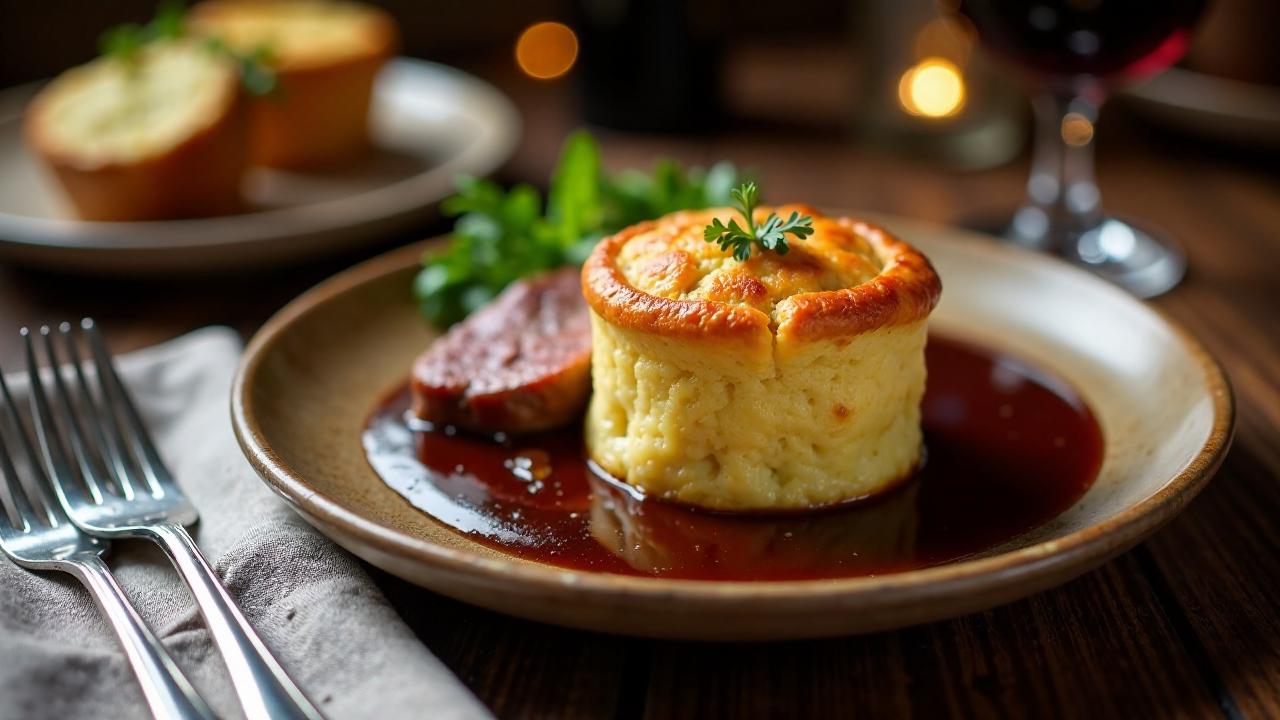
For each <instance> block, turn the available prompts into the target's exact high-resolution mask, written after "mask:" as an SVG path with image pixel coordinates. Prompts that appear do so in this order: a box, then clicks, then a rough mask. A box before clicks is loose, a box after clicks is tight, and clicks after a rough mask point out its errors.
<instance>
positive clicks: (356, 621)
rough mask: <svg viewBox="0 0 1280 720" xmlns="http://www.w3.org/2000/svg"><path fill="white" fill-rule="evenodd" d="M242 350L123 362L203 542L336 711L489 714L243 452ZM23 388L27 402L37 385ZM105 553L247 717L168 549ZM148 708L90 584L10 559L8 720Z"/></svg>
mask: <svg viewBox="0 0 1280 720" xmlns="http://www.w3.org/2000/svg"><path fill="white" fill-rule="evenodd" d="M240 351H241V345H240V339H239V337H238V336H237V335H236V333H235V332H233V331H232V330H230V329H227V328H205V329H203V330H198V331H196V332H193V333H191V334H189V335H186V336H184V337H181V338H178V339H176V340H173V341H170V342H168V343H165V344H163V345H158V346H156V347H153V348H149V349H146V350H142V351H139V352H137V353H133V354H130V355H125V356H122V357H120V358H119V359H118V367H119V369H120V373H121V375H122V376H123V377H124V380H125V383H126V384H127V385H129V387H130V389H131V391H132V393H133V397H134V400H135V402H136V403H137V405H138V409H139V411H140V412H141V413H142V415H143V417H144V419H145V420H146V422H147V424H148V427H150V428H151V430H152V433H153V436H154V439H155V441H156V444H157V445H158V447H159V450H160V454H161V455H162V456H163V457H164V459H165V460H166V462H167V463H168V464H169V467H170V469H171V470H172V471H173V473H174V475H175V476H176V478H177V480H178V483H179V484H180V485H181V486H182V488H183V489H184V490H185V491H186V493H187V495H188V496H189V497H190V498H191V501H192V502H193V503H194V504H195V506H196V508H197V509H199V511H200V524H199V525H198V526H197V528H196V532H195V536H196V540H197V541H198V543H199V544H200V547H201V549H202V550H204V552H205V555H206V556H207V557H208V558H209V561H210V563H211V564H213V566H214V567H215V569H216V570H217V572H218V574H219V575H220V576H221V577H222V579H223V581H224V582H225V584H226V585H227V587H228V589H229V590H230V591H231V594H232V595H233V596H235V597H236V598H237V600H238V601H239V603H240V606H241V608H243V609H244V612H245V615H246V616H247V617H248V618H249V620H250V622H251V623H253V625H254V627H256V628H257V629H258V631H259V632H260V633H261V634H262V637H263V638H264V639H265V640H266V642H267V644H268V645H269V646H270V647H271V648H273V649H274V650H275V652H276V656H277V657H278V658H279V659H280V661H281V663H283V664H284V666H285V667H286V668H287V669H288V670H289V672H290V674H291V675H292V676H293V677H294V679H295V680H297V681H298V683H299V684H300V685H301V686H302V687H303V689H304V690H305V691H306V692H307V694H308V695H309V696H310V697H311V698H312V699H313V700H314V701H315V702H316V703H317V704H318V705H319V706H320V708H321V710H322V711H323V712H324V713H325V714H326V715H327V716H328V717H330V718H331V719H332V720H341V719H342V718H367V717H377V718H379V719H380V720H394V719H396V718H420V717H430V718H434V719H439V720H454V719H457V720H463V719H470V718H487V717H490V715H489V713H488V711H487V710H486V709H485V708H484V706H483V705H481V704H480V702H479V701H478V700H476V698H475V697H474V696H473V695H472V694H471V693H470V692H469V691H468V690H467V689H466V687H464V686H463V685H462V683H461V682H460V681H458V679H457V678H455V677H454V676H453V675H452V674H451V673H450V672H449V670H448V669H447V668H446V667H445V666H444V665H443V664H442V663H441V662H440V661H439V660H437V659H436V658H435V657H433V656H432V655H431V654H430V653H429V652H428V651H427V649H426V648H425V647H424V646H423V645H422V644H421V643H420V642H419V641H418V640H417V638H416V637H415V636H414V635H413V633H412V632H411V631H410V630H409V628H408V627H407V626H406V625H405V624H404V623H403V622H402V621H401V620H400V618H399V617H398V616H397V615H396V613H395V611H394V610H393V609H392V608H391V606H390V605H389V604H388V602H387V600H386V598H384V597H383V596H382V594H381V592H379V590H378V589H377V587H376V586H375V585H374V584H373V582H372V581H371V580H370V578H369V576H368V574H367V573H366V572H365V571H364V568H363V567H362V566H361V565H360V563H359V562H358V561H357V560H356V559H355V558H353V557H352V556H351V555H349V554H347V552H346V551H344V550H342V549H341V548H339V547H338V546H336V545H334V544H333V543H332V542H330V541H329V540H328V539H326V538H325V537H323V536H321V535H319V534H318V533H317V532H316V531H315V530H314V529H313V528H312V527H311V526H310V525H308V524H307V523H306V522H305V521H303V520H302V518H300V517H299V516H298V515H297V514H295V513H294V512H293V511H292V510H291V509H290V508H289V507H288V506H287V505H286V504H285V503H284V501H283V500H281V499H279V498H277V497H276V496H275V495H274V494H272V493H271V491H270V490H268V489H267V487H266V486H265V485H264V484H263V483H262V481H261V480H260V479H259V478H258V477H257V475H256V474H255V473H254V471H253V469H252V468H251V467H250V466H249V464H248V462H247V461H246V460H245V459H244V457H243V456H242V455H241V453H240V448H239V446H238V445H237V444H236V441H235V437H234V435H233V434H232V430H231V420H230V414H229V412H228V398H229V397H230V389H231V378H232V375H233V373H234V371H235V367H236V364H237V361H238V359H239V356H240ZM10 370H11V371H12V370H15V368H10ZM14 385H15V388H14V389H15V390H17V391H18V392H19V393H20V394H21V395H22V396H24V397H25V383H22V382H20V381H17V380H15V382H14ZM20 404H22V405H23V406H24V408H23V409H24V410H25V404H26V403H25V402H21V403H20ZM353 441H354V440H353ZM108 562H109V564H110V565H111V567H112V568H113V570H114V571H115V573H116V577H117V578H118V579H119V580H120V583H121V584H122V585H123V586H124V589H125V591H126V593H127V594H128V595H129V597H130V598H131V599H132V600H133V602H134V605H135V606H136V607H137V608H138V611H139V613H141V615H142V617H143V618H144V619H145V620H146V621H147V623H148V624H149V625H150V626H151V628H152V630H154V631H155V633H156V635H158V636H159V637H160V638H161V640H162V641H163V642H164V645H165V647H167V648H168V649H169V652H170V653H172V654H173V656H174V659H175V660H176V661H177V662H178V664H179V665H180V666H181V667H182V669H183V670H184V671H185V672H186V673H187V675H188V677H189V678H191V681H192V683H193V684H194V685H195V686H196V688H197V689H198V690H199V691H200V693H201V694H202V695H203V696H204V698H205V700H207V701H208V703H209V705H210V706H211V707H212V708H213V710H214V712H215V713H217V715H218V716H219V717H241V716H242V713H241V711H240V708H239V705H238V703H237V702H236V699H235V696H234V694H233V692H232V690H231V684H230V680H229V678H228V677H227V674H226V670H225V668H224V666H223V664H222V659H221V655H220V654H219V653H218V652H217V651H216V650H215V649H214V647H213V645H212V642H211V639H210V636H209V632H208V630H207V629H206V628H205V626H204V621H203V619H202V618H201V617H200V615H199V612H198V611H197V610H196V607H195V603H194V601H193V600H192V598H191V596H190V594H189V593H188V592H187V589H186V586H185V585H183V584H182V582H181V580H179V578H178V576H177V574H176V573H175V572H174V571H173V569H172V568H171V566H170V565H169V562H168V561H167V560H166V559H165V557H164V556H163V555H162V554H161V553H160V552H159V550H158V549H156V548H153V547H151V546H150V545H149V544H146V543H142V542H138V541H121V542H116V543H114V544H113V546H112V549H111V552H110V554H109V555H108ZM146 716H147V710H146V706H145V705H144V704H143V700H142V693H141V691H140V690H139V689H138V686H137V683H136V682H135V681H134V677H133V674H132V671H131V670H130V668H129V665H128V663H127V662H126V660H125V658H124V655H123V653H122V652H121V651H120V648H119V645H118V644H117V642H116V640H115V636H114V635H113V634H112V633H111V631H110V629H109V628H108V626H107V624H106V621H105V620H104V619H103V618H102V616H101V614H100V613H99V610H98V608H97V606H96V605H94V603H93V600H92V598H91V596H90V595H89V593H88V592H87V591H85V590H84V589H83V588H82V587H81V586H80V584H79V583H78V582H77V581H76V580H75V579H74V578H72V577H71V576H69V575H65V574H62V573H52V572H42V573H32V572H28V571H26V570H23V569H21V568H19V567H17V566H16V565H14V564H13V563H11V562H10V561H9V560H8V559H6V558H0V718H23V719H24V720H38V719H39V718H58V719H59V720H64V719H65V718H99V719H101V720H109V719H111V718H139V717H146Z"/></svg>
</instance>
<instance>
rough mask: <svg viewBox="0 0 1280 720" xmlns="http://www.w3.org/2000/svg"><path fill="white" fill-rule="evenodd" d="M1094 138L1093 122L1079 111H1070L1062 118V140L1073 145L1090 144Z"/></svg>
mask: <svg viewBox="0 0 1280 720" xmlns="http://www.w3.org/2000/svg"><path fill="white" fill-rule="evenodd" d="M1092 139H1093V123H1091V122H1089V118H1087V117H1085V116H1084V115H1081V114H1080V113H1078V112H1069V113H1067V114H1066V115H1065V116H1063V118H1062V141H1063V142H1065V143H1066V144H1068V145H1070V146H1072V147H1081V146H1083V145H1088V144H1089V141H1090V140H1092Z"/></svg>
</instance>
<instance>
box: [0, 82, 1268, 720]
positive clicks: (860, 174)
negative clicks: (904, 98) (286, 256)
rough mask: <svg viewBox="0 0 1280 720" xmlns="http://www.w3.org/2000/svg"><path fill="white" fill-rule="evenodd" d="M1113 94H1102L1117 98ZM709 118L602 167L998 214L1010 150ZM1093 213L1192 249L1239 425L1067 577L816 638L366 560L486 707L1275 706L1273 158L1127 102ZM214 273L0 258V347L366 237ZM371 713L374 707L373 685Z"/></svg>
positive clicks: (534, 113) (222, 291)
mask: <svg viewBox="0 0 1280 720" xmlns="http://www.w3.org/2000/svg"><path fill="white" fill-rule="evenodd" d="M507 85H508V86H507V89H508V90H509V91H511V92H512V93H513V94H514V95H515V96H516V97H517V100H518V102H519V104H520V105H521V107H522V110H523V111H524V112H525V115H526V123H527V127H526V137H525V140H524V142H523V145H522V146H521V148H520V151H519V153H518V154H517V156H516V157H515V158H514V159H513V160H512V161H511V163H509V164H508V166H507V167H506V168H505V170H504V172H503V175H504V177H506V178H510V179H515V178H519V179H529V180H532V181H535V182H538V181H542V180H544V179H545V178H546V177H547V175H548V173H549V169H550V167H551V165H552V163H553V162H554V159H555V155H556V151H557V146H558V144H559V140H560V138H561V137H563V134H564V132H565V131H566V130H568V129H569V128H572V127H573V126H574V125H575V124H576V116H575V113H574V109H573V108H574V105H573V103H572V101H571V100H570V99H568V98H567V96H566V91H565V89H564V87H563V86H556V85H544V86H535V85H532V84H529V83H520V82H518V81H515V80H511V82H510V83H508V84H507ZM1117 110H1120V109H1117ZM737 127H739V128H741V129H738V130H734V131H729V132H725V133H722V134H718V135H715V136H712V137H708V138H700V139H688V138H670V137H665V138H664V137H645V136H634V135H620V134H614V133H602V135H601V138H602V142H603V145H604V148H605V152H606V156H607V160H608V163H609V164H610V165H612V166H617V167H624V166H633V165H638V166H648V165H649V164H650V163H651V162H652V159H653V158H654V157H656V156H657V155H660V154H664V155H671V156H675V157H677V158H680V159H683V160H686V161H690V162H698V163H708V162H711V161H714V160H716V159H720V158H728V159H731V160H733V161H735V162H737V163H739V164H740V165H745V166H750V167H752V168H754V169H755V170H756V171H757V173H758V175H759V176H760V177H761V178H763V179H764V180H765V181H766V183H767V184H766V188H767V190H768V195H769V196H770V197H772V198H774V199H792V198H794V199H801V198H802V199H804V200H806V201H808V202H811V203H814V204H819V205H822V204H825V205H832V206H844V207H857V208H865V209H867V210H874V211H880V212H889V213H898V214H902V215H909V216H916V217H923V218H927V219H932V220H937V221H941V222H948V223H961V224H964V223H972V222H974V221H975V219H976V220H977V221H982V220H984V219H994V218H999V217H1007V215H1008V213H1009V212H1010V211H1011V210H1012V209H1013V207H1014V206H1015V205H1016V203H1017V201H1018V199H1019V197H1020V195H1021V187H1022V183H1023V181H1024V178H1025V173H1026V171H1027V166H1026V162H1025V159H1024V160H1023V161H1020V162H1015V163H1012V164H1009V165H1007V166H1004V167H1001V168H998V169H995V170H989V171H983V172H968V173H959V172H950V171H946V170H940V169H938V168H936V167H933V166H931V165H928V164H924V163H918V162H910V161H906V160H903V159H901V158H896V157H893V156H891V155H887V154H884V153H883V152H881V151H870V150H867V149H866V148H865V147H861V146H859V145H858V144H856V143H854V142H852V141H850V140H849V138H848V137H846V136H845V134H844V133H842V132H840V131H839V129H838V128H837V127H835V126H831V127H826V128H822V127H813V128H787V127H777V126H776V123H775V122H774V121H773V120H758V121H753V122H747V123H743V124H740V125H738V126H737ZM1099 146H1100V147H1099V150H1100V158H1099V176H1100V184H1101V187H1102V191H1103V197H1104V199H1105V202H1106V204H1107V205H1108V207H1109V208H1111V209H1112V210H1113V211H1115V212H1118V213H1121V214H1125V215H1129V216H1132V217H1137V218H1142V219H1144V220H1148V221H1150V222H1153V223H1156V224H1158V225H1160V226H1162V227H1164V228H1167V229H1169V230H1170V231H1172V232H1173V233H1174V234H1176V236H1177V237H1178V238H1179V239H1180V240H1181V241H1182V242H1183V243H1184V244H1185V246H1186V248H1187V251H1188V255H1189V258H1190V266H1191V272H1190V274H1189V275H1188V277H1187V279H1186V281H1185V282H1184V283H1183V284H1182V285H1181V286H1180V287H1178V288H1177V289H1176V290H1175V291H1174V292H1172V293H1170V294H1168V295H1167V296H1165V297H1162V298H1160V299H1158V300H1156V301H1155V305H1156V306H1158V307H1159V308H1161V309H1163V310H1165V311H1167V312H1168V313H1169V314H1170V315H1171V316H1173V317H1175V318H1177V319H1178V320H1179V321H1181V322H1182V323H1184V324H1185V325H1186V326H1187V327H1188V328H1189V329H1190V330H1191V331H1192V332H1194V333H1195V334H1196V335H1198V336H1199V337H1200V338H1201V339H1203V341H1204V342H1205V343H1206V344H1207V345H1208V347H1209V348H1210V349H1211V350H1212V351H1213V352H1214V353H1215V354H1216V355H1217V357H1218V358H1219V359H1220V360H1221V361H1222V363H1223V364H1224V365H1225V366H1226V369H1227V372H1228V374H1229V375H1230V378H1231V381H1232V383H1233V385H1234V388H1235V393H1236V397H1237V401H1238V406H1239V410H1238V412H1239V415H1238V424H1237V430H1236V438H1235V444H1234V447H1233V448H1232V450H1231V451H1230V453H1229V455H1228V456H1227V458H1226V462H1225V464H1224V465H1223V467H1222V470H1221V471H1220V472H1219V473H1218V475H1217V477H1216V478H1215V479H1214V480H1213V482H1212V483H1211V484H1210V485H1209V487H1208V488H1207V489H1206V490H1205V491H1204V492H1203V494H1201V496H1200V497H1198V498H1197V499H1196V500H1195V501H1194V502H1193V503H1192V504H1191V506H1190V507H1189V508H1188V509H1187V510H1186V511H1185V512H1184V513H1183V514H1182V515H1181V516H1180V517H1178V518H1177V519H1176V520H1174V521H1173V522H1172V523H1171V524H1169V525H1168V526H1167V527H1165V528H1164V529H1162V530H1161V531H1160V532H1159V533H1157V534H1156V535H1155V536H1154V537H1153V538H1151V539H1150V540H1149V541H1148V542H1146V543H1144V544H1142V545H1141V546H1139V547H1138V548H1136V549H1135V550H1133V551H1131V552H1128V553H1126V554H1124V555H1122V556H1120V557H1119V558H1117V559H1115V560H1114V561H1112V562H1110V563H1108V564H1106V565H1105V566H1103V567H1102V568H1100V569H1098V570H1096V571H1094V572H1092V573H1089V574H1087V575H1086V576H1084V577H1081V578H1079V579H1077V580H1075V581H1073V582H1071V583H1068V584H1067V585H1065V586H1063V587H1060V588H1058V589H1055V590H1051V591H1048V592H1045V593H1042V594H1040V595H1037V596H1035V597H1032V598H1029V599H1027V600H1023V601H1020V602H1017V603H1014V604H1011V605H1008V606H1005V607H1001V608H997V609H995V610H991V611H988V612H984V613H979V614H976V615H971V616H968V617H963V618H959V619H956V620H952V621H948V622H939V623H934V624H931V625H925V626H921V627H915V628H910V629H907V630H902V631H898V632H886V633H880V634H876V635H870V636H865V637H853V638H846V639H837V640H824V641H806V642H790V643H774V644H746V645H732V644H708V643H682V642H666V641H652V640H637V639H628V638H619V637H611V636H605V635H597V634H592V633H587V632H580V631H575V630H565V629H561V628H556V627H550V626H543V625H538V624H535V623H532V622H527V621H523V620H517V619H513V618H509V617H504V616H501V615H497V614H494V613H491V612H487V611H484V610H479V609H475V608H472V607H468V606H465V605H462V604H460V603H458V602H455V601H452V600H448V599H445V598H442V597H440V596H437V595H434V594H432V593H430V592H427V591H425V590H421V589H418V588H415V587H412V586H409V585H408V584H406V583H404V582H402V581H400V580H398V579H396V578H393V577H391V576H388V575H386V574H383V573H380V572H377V571H373V572H374V574H375V577H376V578H377V580H378V582H379V584H380V585H381V586H382V587H383V588H384V589H385V590H386V591H387V593H388V594H389V596H390V597H391V598H392V600H393V602H394V603H395V605H396V606H397V607H398V608H399V610H400V611H401V613H402V615H403V616H404V617H405V618H406V619H407V620H408V621H409V623H410V624H411V625H412V627H413V628H414V630H415V631H416V632H417V633H418V634H419V635H420V637H421V638H422V640H423V642H424V643H426V645H427V646H428V647H429V648H430V649H431V651H432V652H434V653H435V654H436V655H437V656H439V657H440V658H441V659H442V660H443V661H444V662H445V663H446V664H447V665H448V666H449V667H451V668H452V669H453V670H454V671H455V672H456V673H457V674H458V676H459V677H461V678H462V680H463V681H464V682H465V683H466V684H467V685H468V686H470V687H471V688H472V689H473V690H474V691H475V693H476V694H477V695H478V696H479V697H480V698H481V699H482V700H483V701H484V702H485V703H487V704H488V705H489V706H490V707H491V708H493V710H494V711H495V712H496V713H497V714H498V715H499V716H500V717H510V718H530V717H553V718H566V717H613V718H642V717H645V718H668V717H688V718H705V717H722V716H743V717H827V716H831V715H841V716H848V715H858V716H866V717H886V716H895V717H896V716H905V715H912V716H918V717H938V716H964V717H969V716H973V717H1005V716H1013V717H1024V716H1029V715H1030V716H1065V717H1088V718H1092V719H1097V718H1110V717H1123V718H1129V717H1138V716H1144V717H1170V716H1175V715H1178V716H1192V717H1208V716H1215V715H1223V716H1227V717H1253V718H1266V717H1280V290H1278V288H1280V175H1278V174H1277V172H1276V168H1275V165H1276V163H1275V158H1274V157H1272V158H1270V159H1268V158H1265V157H1263V158H1259V157H1255V156H1253V155H1251V154H1249V153H1246V152H1227V151H1224V150H1221V149H1217V148H1211V147H1199V146H1196V145H1195V143H1194V142H1192V141H1189V140H1186V139H1184V138H1179V137H1172V136H1167V135H1164V134H1162V133H1157V132H1154V131H1153V130H1152V129H1151V128H1149V127H1148V126H1146V125H1144V124H1141V123H1140V122H1138V121H1137V120H1136V119H1134V118H1131V117H1128V116H1127V114H1126V113H1123V112H1118V111H1117V112H1113V113H1109V114H1104V116H1103V120H1102V123H1101V124H1100V126H1099ZM441 227H443V226H439V225H438V226H436V227H431V228H423V229H422V230H421V231H420V233H414V234H409V235H405V236H403V237H399V238H388V239H387V240H386V242H385V243H383V244H382V245H380V246H378V247H369V248H366V249H365V250H363V251H362V252H361V253H358V254H355V255H347V256H344V257H340V258H333V259H328V260H322V261H318V262H314V263H310V264H308V265H306V266H304V267H298V268H292V269H289V270H285V271H275V272H271V273H265V274H253V275H247V276H237V277H232V278H216V277H215V278H195V279H193V278H181V279H168V280H146V281H138V280H120V279H102V278H99V279H92V278H78V277H63V276H59V275H56V274H50V273H46V272H34V271H29V270H24V269H20V268H13V267H3V268H0V364H3V365H4V366H5V367H9V368H13V367H16V366H17V358H18V346H17V344H16V340H17V334H16V329H17V327H18V326H20V325H23V324H38V323H43V322H51V321H57V320H62V319H66V318H74V317H78V316H80V315H83V314H89V313H92V314H94V315H95V316H97V317H98V319H99V320H100V322H101V323H102V324H103V325H104V326H105V327H106V328H107V329H108V330H109V338H108V339H109V342H111V344H112V345H114V346H115V348H116V349H117V350H127V349H131V348H135V347H141V346H144V345H147V344H150V343H153V342H156V341H159V340H162V339H165V338H168V337H171V336H174V335H177V334H180V333H182V332H185V331H188V330H191V329H194V328H196V327H200V326H203V325H207V324H210V323H222V324H228V325H231V326H233V327H236V328H238V329H239V330H241V331H242V332H244V333H246V334H248V333H251V332H252V331H253V330H254V329H255V328H256V326H257V325H259V324H260V323H261V322H262V321H263V320H264V319H265V318H266V317H267V316H268V315H270V313H272V312H273V311H274V310H275V309H277V308H278V307H279V306H280V305H282V304H283V303H284V302H286V301H287V300H288V299H289V298H290V297H292V296H293V295H295V294H297V293H298V292H300V291H302V290H303V289H305V288H306V287H307V286H309V285H311V284H313V283H315V282H317V281H318V280H320V279H322V278H323V277H325V276H326V275H328V274H331V273H332V272H335V271H336V270H338V269H341V268H342V267H344V266H346V265H348V264H350V263H352V262H354V261H356V260H358V259H360V258H361V257H364V256H368V255H372V254H374V253H376V252H378V251H380V250H381V249H385V248H386V247H390V246H392V245H394V244H397V243H400V242H405V241H408V240H410V239H413V237H415V236H416V235H419V234H424V233H429V232H435V231H438V230H439V229H441ZM371 710H372V708H371Z"/></svg>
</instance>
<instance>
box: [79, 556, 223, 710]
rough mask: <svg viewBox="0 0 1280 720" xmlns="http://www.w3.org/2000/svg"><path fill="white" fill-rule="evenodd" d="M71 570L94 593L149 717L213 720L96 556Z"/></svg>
mask: <svg viewBox="0 0 1280 720" xmlns="http://www.w3.org/2000/svg"><path fill="white" fill-rule="evenodd" d="M71 568H72V572H73V573H74V574H75V575H76V577H78V578H79V579H80V582H82V583H84V586H85V587H86V588H88V589H89V591H90V592H91V593H92V594H93V598H94V600H96V601H97V603H98V607H100V608H102V613H103V614H104V615H105V616H106V618H107V621H108V622H109V623H110V624H111V629H112V630H114V631H115V633H116V636H117V637H118V638H119V639H120V644H121V645H122V646H123V647H124V652H125V656H126V657H128V658H129V664H130V665H131V666H133V672H134V674H136V675H137V676H138V682H139V683H140V684H141V685H142V696H143V697H144V698H145V699H146V701H147V705H148V706H149V707H150V708H151V714H152V715H154V716H155V717H157V718H173V719H174V720H213V719H214V715H213V713H212V712H211V711H210V710H209V707H208V706H207V705H205V704H204V701H203V700H201V699H200V696H199V695H197V694H196V691H195V688H193V687H192V686H191V683H190V682H189V681H188V680H187V678H186V676H185V675H183V674H182V671H181V670H179V669H178V666H177V665H176V664H175V663H174V662H173V658H171V657H169V653H168V652H167V651H166V650H165V649H164V646H163V645H161V644H160V640H159V639H157V638H156V636H155V635H154V634H153V633H152V632H151V629H150V628H148V627H147V626H146V624H145V623H144V622H142V618H141V617H139V616H138V611H137V610H134V609H133V605H131V604H130V603H129V599H128V598H127V597H126V596H125V594H124V591H123V590H121V589H120V583H118V582H116V578H115V576H114V575H112V574H111V570H110V569H108V568H107V564H106V563H104V562H102V559H101V558H99V557H98V556H97V555H85V556H83V557H79V558H76V561H75V562H74V563H72V564H71Z"/></svg>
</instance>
